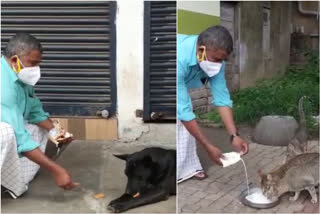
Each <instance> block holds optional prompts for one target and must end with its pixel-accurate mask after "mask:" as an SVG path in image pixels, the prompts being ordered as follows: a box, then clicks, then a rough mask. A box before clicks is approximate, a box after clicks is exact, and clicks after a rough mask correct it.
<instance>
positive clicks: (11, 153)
mask: <svg viewBox="0 0 320 214" xmlns="http://www.w3.org/2000/svg"><path fill="white" fill-rule="evenodd" d="M25 127H26V129H27V131H28V132H29V133H30V135H31V137H32V139H33V140H34V141H36V142H38V143H39V144H40V149H41V151H42V152H45V148H46V145H47V142H48V132H47V131H46V130H44V129H42V128H40V127H38V126H36V125H32V124H27V123H26V124H25ZM0 143H1V160H0V161H1V162H0V164H1V165H0V167H1V185H2V186H3V187H5V188H6V189H8V190H9V191H10V195H11V196H12V197H14V198H16V197H19V196H20V195H22V194H23V193H24V192H25V191H26V190H27V189H28V185H29V183H30V181H32V179H33V178H34V176H35V175H36V173H37V172H38V170H39V168H40V166H39V165H38V164H36V163H34V162H33V161H30V160H29V159H28V158H26V157H21V158H19V155H18V152H17V142H16V138H15V135H14V130H13V128H12V127H11V126H10V125H9V124H7V123H3V122H0ZM12 193H13V194H12Z"/></svg>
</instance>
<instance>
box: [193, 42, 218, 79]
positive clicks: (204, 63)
mask: <svg viewBox="0 0 320 214" xmlns="http://www.w3.org/2000/svg"><path fill="white" fill-rule="evenodd" d="M204 57H206V58H207V56H206V49H205V47H204V50H203V53H202V57H201V58H199V57H198V60H199V66H200V68H201V69H202V70H203V71H204V72H205V73H206V74H207V75H208V76H209V77H213V76H215V75H217V74H218V73H219V71H220V69H221V66H222V63H218V62H211V61H208V60H205V59H204Z"/></svg>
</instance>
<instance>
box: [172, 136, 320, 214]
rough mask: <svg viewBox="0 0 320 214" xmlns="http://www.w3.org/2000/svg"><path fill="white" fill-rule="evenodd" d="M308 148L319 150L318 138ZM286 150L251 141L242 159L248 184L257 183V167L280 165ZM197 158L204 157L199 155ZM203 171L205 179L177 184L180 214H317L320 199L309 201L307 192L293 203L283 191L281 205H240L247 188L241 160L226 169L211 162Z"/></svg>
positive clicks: (255, 184)
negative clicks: (262, 207) (240, 197)
mask: <svg viewBox="0 0 320 214" xmlns="http://www.w3.org/2000/svg"><path fill="white" fill-rule="evenodd" d="M309 149H310V151H319V147H318V141H310V142H309ZM285 153H286V147H274V146H265V145H260V144H256V143H250V152H249V153H248V154H247V155H245V156H244V158H243V159H244V161H245V163H246V165H247V169H248V177H249V182H250V183H251V184H250V186H258V184H259V176H258V173H257V171H258V169H262V172H268V171H270V170H271V169H273V168H275V167H277V166H279V165H281V163H282V162H283V161H284V158H285ZM200 154H201V152H200ZM200 159H203V157H201V155H200ZM207 161H208V160H207ZM201 162H203V160H201ZM205 170H206V172H207V174H208V176H209V177H208V178H207V179H204V180H202V181H198V180H194V179H189V180H187V181H185V182H182V183H181V184H179V185H178V195H179V197H178V211H179V213H319V202H318V203H317V204H311V202H310V200H311V198H310V196H309V194H308V193H307V192H306V191H304V192H302V193H301V195H300V197H299V199H298V201H296V202H292V201H289V200H288V198H289V196H290V193H286V194H284V195H283V196H282V197H281V202H280V204H279V205H278V206H276V207H274V208H270V209H260V210H259V209H254V208H249V207H246V206H244V205H242V204H241V202H240V201H239V196H240V194H241V193H242V192H243V191H246V190H247V186H246V178H245V173H244V168H243V165H242V163H241V162H239V163H237V164H235V165H233V166H230V167H227V168H221V167H219V166H217V165H211V166H210V167H208V168H207V169H206V168H205ZM318 201H319V200H318Z"/></svg>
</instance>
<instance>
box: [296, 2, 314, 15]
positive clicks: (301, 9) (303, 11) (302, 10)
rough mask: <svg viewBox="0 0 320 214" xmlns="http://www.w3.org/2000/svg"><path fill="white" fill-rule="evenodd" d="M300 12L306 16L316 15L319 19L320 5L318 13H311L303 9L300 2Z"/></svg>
mask: <svg viewBox="0 0 320 214" xmlns="http://www.w3.org/2000/svg"><path fill="white" fill-rule="evenodd" d="M298 10H299V12H300V13H302V14H304V15H315V16H317V19H318V18H319V5H318V9H317V11H310V10H305V9H303V8H302V2H301V1H299V2H298Z"/></svg>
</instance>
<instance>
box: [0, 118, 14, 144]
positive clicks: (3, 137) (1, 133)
mask: <svg viewBox="0 0 320 214" xmlns="http://www.w3.org/2000/svg"><path fill="white" fill-rule="evenodd" d="M12 140H15V135H14V129H13V127H12V126H11V125H10V124H8V123H4V122H0V141H1V143H3V142H6V141H12Z"/></svg>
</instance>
